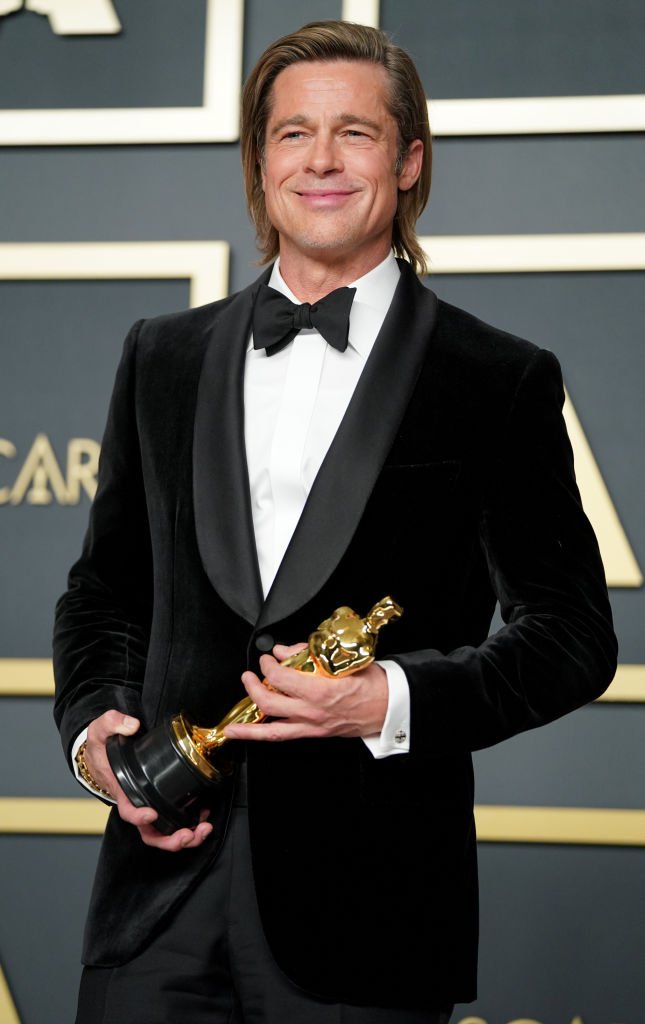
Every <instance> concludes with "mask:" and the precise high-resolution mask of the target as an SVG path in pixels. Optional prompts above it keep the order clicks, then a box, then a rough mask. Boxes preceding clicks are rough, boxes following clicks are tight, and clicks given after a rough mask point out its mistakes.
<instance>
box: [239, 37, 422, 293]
mask: <svg viewBox="0 0 645 1024" xmlns="http://www.w3.org/2000/svg"><path fill="white" fill-rule="evenodd" d="M336 60H360V61H369V62H371V63H372V64H377V65H380V66H381V67H383V68H385V70H386V72H387V76H388V81H389V94H388V96H387V100H386V102H387V106H388V110H389V113H390V114H391V116H392V117H393V118H394V120H395V122H396V124H397V128H398V147H397V160H396V167H395V172H396V173H397V174H399V173H400V172H401V170H402V168H403V160H404V158H405V155H406V153H407V151H408V147H409V146H410V143H411V142H413V141H414V140H415V139H421V141H422V142H423V164H422V168H421V173H420V175H419V178H418V180H417V181H416V182H415V184H414V185H413V186H412V188H410V189H408V190H407V191H401V190H400V191H399V196H398V204H397V210H396V216H395V218H394V225H393V232H392V248H393V250H394V253H395V255H397V256H402V257H404V258H407V259H408V260H409V261H410V263H411V264H412V267H413V268H414V269H415V270H416V272H417V273H419V274H424V273H427V264H426V259H425V255H424V252H423V249H422V248H421V246H420V245H419V240H418V238H417V234H416V222H417V220H418V218H419V216H420V214H421V212H422V210H423V209H424V207H425V205H426V203H427V201H428V196H429V194H430V181H431V176H432V141H431V136H430V126H429V124H428V107H427V103H426V97H425V90H424V88H423V85H422V84H421V79H420V78H419V74H418V72H417V69H416V67H415V66H414V63H413V61H412V58H411V57H410V56H409V55H408V54H407V53H406V52H405V50H402V49H401V47H399V46H395V45H394V44H393V43H392V42H390V40H389V39H388V37H387V36H386V35H385V33H384V32H381V31H380V29H376V28H369V27H368V26H366V25H354V24H352V23H350V22H346V21H314V22H311V23H310V24H308V25H304V26H303V27H302V28H300V29H298V30H297V31H296V32H292V33H290V34H289V35H287V36H283V37H282V38H281V39H278V40H277V41H276V42H275V43H272V45H271V46H269V47H268V49H266V50H265V51H264V53H263V54H262V56H261V57H260V59H259V61H258V62H257V64H256V65H255V67H254V68H253V71H252V72H251V74H250V75H249V77H248V79H247V80H246V83H245V85H244V91H243V93H242V127H241V148H242V169H243V172H244V185H245V189H246V201H247V204H248V208H249V213H250V216H251V220H252V221H253V223H254V225H255V228H256V232H257V244H258V249H259V250H260V252H261V254H262V258H261V259H260V261H259V262H260V263H269V262H270V261H271V260H273V259H275V258H276V256H277V255H278V252H279V240H278V232H277V231H276V229H275V228H274V226H273V224H272V223H271V221H270V220H269V218H268V216H267V210H266V204H265V199H264V191H263V189H262V173H261V170H262V168H261V161H262V159H263V154H264V144H265V135H266V126H267V121H268V119H269V115H270V111H271V90H272V86H273V83H274V81H275V79H276V77H277V76H278V75H279V74H280V72H281V71H284V69H285V68H287V67H289V66H290V65H291V64H296V63H297V62H298V61H336Z"/></svg>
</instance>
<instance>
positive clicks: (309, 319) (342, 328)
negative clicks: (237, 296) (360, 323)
mask: <svg viewBox="0 0 645 1024" xmlns="http://www.w3.org/2000/svg"><path fill="white" fill-rule="evenodd" d="M355 293H356V289H355V288H337V289H336V290H335V291H333V292H330V293H329V295H325V297H324V298H322V299H319V300H318V302H314V303H313V305H310V304H309V303H308V302H303V303H302V305H300V306H297V305H296V304H295V303H294V302H291V301H290V300H289V299H288V298H287V297H286V295H283V294H282V292H278V291H276V290H275V288H269V287H268V285H266V284H262V285H260V287H259V289H258V293H257V295H256V297H255V304H254V306H253V348H265V349H266V352H267V355H268V356H272V355H273V354H274V352H278V351H279V350H280V349H281V348H283V347H284V345H287V344H288V343H289V342H290V341H291V340H292V338H295V336H296V334H297V333H298V331H301V330H302V329H303V328H307V327H309V328H311V327H315V329H316V330H317V331H319V332H320V334H322V336H323V338H324V339H325V341H326V342H327V343H328V344H329V345H332V346H333V348H337V349H338V351H339V352H344V351H345V349H346V348H347V341H348V337H349V311H350V309H351V305H352V301H353V299H354V295H355Z"/></svg>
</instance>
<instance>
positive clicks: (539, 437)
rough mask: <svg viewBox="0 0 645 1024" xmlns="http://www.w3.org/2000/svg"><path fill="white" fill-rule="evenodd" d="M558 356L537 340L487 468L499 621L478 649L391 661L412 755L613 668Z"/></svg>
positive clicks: (527, 717) (543, 704)
mask: <svg viewBox="0 0 645 1024" xmlns="http://www.w3.org/2000/svg"><path fill="white" fill-rule="evenodd" d="M563 401H564V388H563V384H562V376H561V373H560V367H559V364H558V361H557V359H556V358H555V356H553V355H552V354H551V353H550V352H547V351H544V350H537V351H536V353H535V354H534V355H533V356H532V358H531V360H530V361H529V363H528V365H527V367H526V369H525V371H524V373H523V375H522V377H521V380H520V382H519V385H518V386H517V389H516V391H515V394H514V397H513V400H512V402H511V404H510V411H509V414H508V417H507V420H506V423H505V428H504V436H503V437H502V439H501V441H502V443H501V446H500V451H499V452H498V453H496V454H495V456H494V458H493V460H492V466H491V468H490V471H489V474H488V481H487V486H486V491H485V501H484V506H483V511H482V515H481V518H480V524H479V530H480V542H481V544H482V546H483V550H484V553H485V557H486V561H487V565H488V570H489V575H490V579H491V583H492V586H493V588H494V591H495V593H496V595H497V598H498V600H499V603H500V608H501V613H502V618H503V620H504V623H505V625H504V626H503V628H502V629H500V631H499V632H498V633H496V634H495V635H493V636H491V637H489V638H488V639H487V640H486V641H485V642H484V643H483V644H481V645H480V646H479V647H462V648H459V649H457V650H453V651H451V652H448V653H442V652H439V651H436V650H425V651H415V652H411V653H408V654H403V655H399V656H397V657H396V658H395V660H396V661H397V662H398V663H399V664H400V665H401V666H402V667H403V669H404V670H405V672H406V675H407V678H408V682H409V684H410V698H411V753H412V755H413V756H420V757H427V756H430V757H432V756H435V755H437V754H441V753H446V752H449V751H453V752H456V751H458V750H464V749H466V750H476V749H478V748H481V747H486V746H490V745H491V744H494V743H497V742H499V741H500V740H503V739H506V738H508V737H509V736H512V735H514V734H515V733H518V732H522V731H523V730H525V729H531V728H534V727H535V726H538V725H542V724H544V723H546V722H549V721H552V720H554V719H556V718H558V717H560V716H561V715H564V714H566V713H567V712H569V711H572V710H573V709H574V708H576V707H579V706H581V705H583V704H585V703H588V702H589V701H591V700H594V699H595V698H596V697H598V696H599V695H600V694H601V693H602V692H603V691H604V690H605V689H606V687H607V686H608V685H609V683H610V682H611V679H612V678H613V675H614V672H615V668H616V639H615V637H614V633H613V628H612V619H611V611H610V607H609V601H608V595H607V588H606V584H605V576H604V571H603V566H602V562H601V559H600V553H599V550H598V545H597V542H596V538H595V536H594V533H593V530H592V528H591V525H590V523H589V521H588V520H587V518H586V516H585V514H584V511H583V509H582V504H581V502H580V495H579V492H578V488H577V486H576V482H575V474H574V467H573V453H572V451H571V445H570V443H569V439H568V436H567V433H566V428H565V425H564V420H563V418H562V405H563Z"/></svg>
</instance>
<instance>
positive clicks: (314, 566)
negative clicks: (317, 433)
mask: <svg viewBox="0 0 645 1024" xmlns="http://www.w3.org/2000/svg"><path fill="white" fill-rule="evenodd" d="M400 266H401V280H400V281H399V284H398V286H397V289H396V292H395V294H394V299H393V301H392V305H391V306H390V309H389V311H388V314H387V316H386V318H385V322H384V323H383V327H382V328H381V331H380V333H379V336H378V338H377V339H376V342H375V343H374V348H373V349H372V353H371V355H370V357H369V359H368V361H367V364H366V366H365V369H364V370H363V373H362V374H361V377H360V380H359V382H358V385H357V387H356V390H355V392H354V395H353V397H352V400H351V402H350V404H349V407H348V409H347V412H346V414H345V416H344V418H343V420H342V422H341V425H340V427H339V429H338V432H337V434H336V437H335V438H334V441H333V442H332V444H331V447H330V448H329V451H328V452H327V455H326V457H325V459H324V461H323V464H322V466H321V467H320V471H319V473H318V476H317V477H316V480H315V481H314V485H313V487H312V489H311V491H310V493H309V497H308V499H307V503H306V505H305V508H304V511H303V513H302V516H301V517H300V521H299V523H298V526H297V527H296V530H295V533H294V535H293V537H292V539H291V543H290V544H289V547H288V548H287V551H286V554H285V556H284V559H283V561H282V564H281V566H280V569H279V571H278V575H277V576H276V579H275V582H274V584H273V586H272V588H271V590H270V592H269V594H268V595H267V599H266V603H265V605H264V607H263V609H262V614H261V617H260V621H259V622H258V627H260V626H264V625H269V624H270V623H273V622H278V621H279V620H281V619H284V618H286V617H287V616H288V615H290V614H292V613H293V612H295V611H296V610H297V609H298V608H300V607H302V605H303V604H304V603H305V602H307V601H308V600H310V598H312V597H313V596H314V595H315V594H316V593H317V592H318V591H319V590H320V588H321V587H322V586H323V584H324V583H325V582H326V580H327V579H328V578H329V576H330V575H331V574H332V572H333V571H334V569H335V568H336V566H337V565H338V563H339V561H340V559H341V558H342V556H343V553H344V552H345V550H346V548H347V546H348V545H349V543H350V541H351V539H352V536H353V534H354V531H355V530H356V527H357V525H358V522H359V520H360V517H361V515H362V513H363V509H364V508H365V504H366V502H367V500H368V498H369V496H370V494H371V492H372V489H373V487H374V484H375V483H376V479H377V477H378V475H379V472H380V470H381V468H382V466H383V463H384V461H385V458H386V456H387V453H388V451H389V450H390V448H391V446H392V443H393V441H394V437H395V434H396V431H397V429H398V427H399V424H400V423H401V420H402V419H403V416H404V414H405V411H406V408H407V406H408V402H409V399H410V396H411V394H412V391H413V389H414V386H415V384H416V381H417V379H418V376H419V373H420V370H421V365H422V362H423V360H424V357H425V356H426V354H427V351H428V345H429V340H430V336H431V334H432V330H433V327H434V322H435V316H436V308H437V298H436V296H435V295H434V293H433V292H431V291H429V289H427V288H424V286H423V285H422V284H421V283H420V282H419V281H418V280H417V277H416V275H415V274H414V272H413V271H412V270H411V268H410V267H409V265H408V264H406V263H403V262H400Z"/></svg>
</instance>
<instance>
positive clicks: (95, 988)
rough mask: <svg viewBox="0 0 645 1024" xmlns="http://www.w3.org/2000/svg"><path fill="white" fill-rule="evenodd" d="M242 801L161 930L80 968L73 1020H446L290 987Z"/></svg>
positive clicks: (151, 1023) (431, 1023)
mask: <svg viewBox="0 0 645 1024" xmlns="http://www.w3.org/2000/svg"><path fill="white" fill-rule="evenodd" d="M244 804H245V797H244V793H243V791H242V790H241V789H239V788H238V793H237V799H236V806H235V807H234V809H233V812H232V815H231V822H230V825H229V834H228V836H227V839H226V843H225V844H224V848H223V850H222V852H221V853H220V856H219V857H218V859H217V861H216V862H215V864H214V866H213V869H212V870H211V872H210V873H209V874H208V876H207V877H206V878H205V879H204V881H203V882H202V883H201V884H200V885H199V886H198V887H197V889H196V890H195V891H194V892H193V893H192V894H191V895H190V896H189V897H188V899H187V900H186V901H185V902H184V903H183V904H182V906H181V907H180V908H179V910H178V912H177V913H176V915H175V916H174V918H173V920H172V922H171V924H170V925H169V926H168V928H166V929H165V931H164V932H162V933H161V934H160V935H159V936H158V937H157V938H156V939H155V940H154V941H153V942H152V943H151V944H150V945H149V946H148V947H147V948H146V949H145V950H144V951H143V952H142V953H140V954H139V956H137V957H135V958H134V959H133V960H131V961H130V962H129V963H127V964H124V965H123V966H121V967H113V968H103V967H86V968H85V969H84V971H83V976H82V980H81V988H80V994H79V1005H78V1015H77V1018H76V1024H448V1021H449V1018H450V1014H451V1012H452V1007H450V1008H448V1007H446V1008H445V1009H444V1010H443V1011H442V1010H437V1011H436V1012H432V1011H428V1010H392V1009H382V1008H379V1007H357V1006H346V1005H342V1004H338V1003H333V1004H330V1003H325V1002H321V1001H319V1000H316V999H314V998H312V997H311V996H309V995H307V994H306V993H305V992H303V991H302V990H301V989H299V988H297V986H295V985H294V984H292V982H290V981H289V979H288V978H287V977H286V976H285V975H284V974H283V973H282V972H281V971H280V969H279V968H278V967H277V966H276V964H275V962H274V960H273V957H272V956H271V952H270V950H269V947H268V945H267V943H266V940H265V939H264V934H263V931H262V926H261V923H260V916H259V911H258V907H257V902H256V899H255V890H254V887H253V881H252V868H251V851H250V843H249V833H248V817H247V812H246V807H245V806H244ZM169 856H181V854H169Z"/></svg>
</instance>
